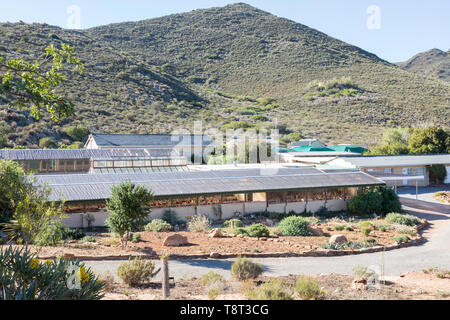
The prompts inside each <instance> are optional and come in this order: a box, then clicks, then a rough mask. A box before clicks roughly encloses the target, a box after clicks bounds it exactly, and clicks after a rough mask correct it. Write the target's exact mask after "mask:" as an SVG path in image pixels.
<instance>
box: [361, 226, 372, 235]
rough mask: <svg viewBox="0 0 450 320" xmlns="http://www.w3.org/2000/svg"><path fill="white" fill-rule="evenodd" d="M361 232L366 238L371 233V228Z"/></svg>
mask: <svg viewBox="0 0 450 320" xmlns="http://www.w3.org/2000/svg"><path fill="white" fill-rule="evenodd" d="M361 232H362V234H363V235H365V236H366V237H367V236H368V235H369V234H370V232H372V228H363V229H361Z"/></svg>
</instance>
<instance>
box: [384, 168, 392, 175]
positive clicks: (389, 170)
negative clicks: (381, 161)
mask: <svg viewBox="0 0 450 320" xmlns="http://www.w3.org/2000/svg"><path fill="white" fill-rule="evenodd" d="M384 173H389V174H391V173H392V168H384Z"/></svg>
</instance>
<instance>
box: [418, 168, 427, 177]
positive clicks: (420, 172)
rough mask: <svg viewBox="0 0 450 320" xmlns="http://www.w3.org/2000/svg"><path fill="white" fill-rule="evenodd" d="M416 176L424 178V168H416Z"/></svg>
mask: <svg viewBox="0 0 450 320" xmlns="http://www.w3.org/2000/svg"><path fill="white" fill-rule="evenodd" d="M416 176H425V168H416Z"/></svg>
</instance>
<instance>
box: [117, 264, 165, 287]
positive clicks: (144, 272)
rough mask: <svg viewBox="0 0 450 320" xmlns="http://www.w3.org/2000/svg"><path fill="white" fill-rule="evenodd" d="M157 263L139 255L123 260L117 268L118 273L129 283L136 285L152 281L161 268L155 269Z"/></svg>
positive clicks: (132, 285)
mask: <svg viewBox="0 0 450 320" xmlns="http://www.w3.org/2000/svg"><path fill="white" fill-rule="evenodd" d="M155 268H156V267H155V263H154V262H151V261H145V260H142V259H141V258H139V257H137V258H135V259H134V260H131V259H129V260H128V262H123V263H121V264H120V266H119V268H118V269H117V275H118V276H119V278H120V279H121V280H122V281H123V282H124V283H126V284H127V285H129V286H131V287H134V286H138V285H141V284H144V283H146V282H148V281H150V279H151V278H153V277H154V276H156V275H157V274H158V272H159V270H160V269H158V270H156V271H155Z"/></svg>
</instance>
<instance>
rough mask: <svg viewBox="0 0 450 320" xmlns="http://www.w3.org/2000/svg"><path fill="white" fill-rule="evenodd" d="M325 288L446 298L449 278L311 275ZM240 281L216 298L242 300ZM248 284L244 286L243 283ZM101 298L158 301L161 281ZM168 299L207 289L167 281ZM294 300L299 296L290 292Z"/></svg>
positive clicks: (357, 296) (333, 295) (202, 294)
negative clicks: (359, 282) (362, 281)
mask: <svg viewBox="0 0 450 320" xmlns="http://www.w3.org/2000/svg"><path fill="white" fill-rule="evenodd" d="M312 277H313V278H315V279H317V280H318V282H319V285H320V287H321V288H322V289H323V290H325V293H326V294H325V297H324V299H325V300H450V279H448V278H447V279H439V278H437V277H435V276H433V275H428V274H424V273H423V272H411V273H407V274H405V275H402V277H395V278H386V279H384V280H385V284H380V285H378V286H375V287H370V288H367V289H355V288H353V287H352V281H353V279H354V278H353V276H347V275H338V274H326V275H325V274H322V275H313V276H312ZM296 278H297V277H296V276H294V275H291V276H284V277H276V278H275V277H261V278H259V279H257V280H256V281H255V282H254V284H255V285H256V286H258V285H261V284H262V283H264V282H267V281H269V280H272V279H280V280H282V281H284V282H286V283H288V284H291V285H294V284H295V282H296ZM243 286H245V285H243V284H242V283H239V282H237V281H234V280H228V281H227V285H226V288H225V290H224V291H223V293H222V294H220V295H219V296H218V297H217V300H246V297H245V293H244V292H245V289H243ZM247 287H248V285H247ZM104 299H105V300H127V299H129V300H159V299H162V297H161V284H160V283H159V282H155V283H152V284H149V285H144V286H142V287H140V288H131V287H128V286H126V285H123V284H119V283H116V284H114V286H113V288H112V289H111V290H110V291H109V292H107V294H106V296H105V298H104ZM170 299H171V300H207V299H208V296H207V289H206V288H205V287H203V286H202V285H201V283H200V281H199V279H197V278H183V279H180V280H178V281H177V282H176V283H175V282H171V295H170ZM294 299H296V300H298V299H301V298H300V297H299V296H298V295H297V294H295V293H294Z"/></svg>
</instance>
